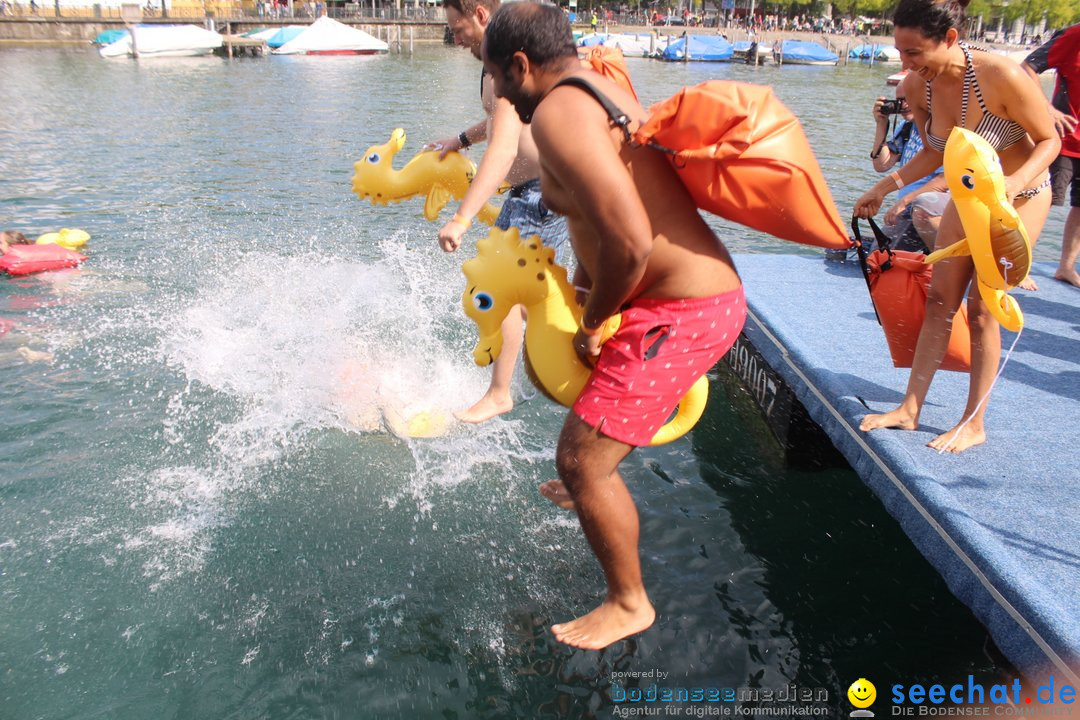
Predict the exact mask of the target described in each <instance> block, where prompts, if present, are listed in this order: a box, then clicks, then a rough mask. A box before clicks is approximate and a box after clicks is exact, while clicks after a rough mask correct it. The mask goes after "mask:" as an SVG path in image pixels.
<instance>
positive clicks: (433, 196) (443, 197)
mask: <svg viewBox="0 0 1080 720" xmlns="http://www.w3.org/2000/svg"><path fill="white" fill-rule="evenodd" d="M451 197H453V195H451V194H450V191H449V190H447V189H446V188H444V187H443V186H442V185H432V186H431V190H429V191H428V194H427V198H425V199H424V219H425V220H436V219H438V217H439V213H440V212H442V209H443V208H444V207H446V203H448V202H450V198H451Z"/></svg>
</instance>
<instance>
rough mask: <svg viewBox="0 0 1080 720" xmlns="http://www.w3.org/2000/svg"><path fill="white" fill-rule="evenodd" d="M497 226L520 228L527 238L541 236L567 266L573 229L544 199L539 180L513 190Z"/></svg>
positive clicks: (503, 206)
mask: <svg viewBox="0 0 1080 720" xmlns="http://www.w3.org/2000/svg"><path fill="white" fill-rule="evenodd" d="M495 227H497V228H499V229H500V230H509V229H510V228H512V227H516V228H517V229H518V232H520V233H521V237H523V238H525V237H528V236H529V235H539V236H540V240H541V241H542V242H543V243H544V244H545V245H547V246H548V247H549V248H552V249H553V250H555V261H556V262H557V263H559V264H560V265H563V266H565V265H566V261H567V256H568V255H569V254H570V249H569V248H570V242H569V240H570V230H569V229H568V228H567V227H566V218H564V217H563V216H562V215H557V214H555V213H553V212H552V211H551V210H549V209H548V208H547V207H546V206H545V205H544V203H543V200H541V198H540V179H539V178H536V179H534V180H529V181H528V182H524V183H522V184H520V185H515V186H514V187H513V188H511V189H510V191H509V193H508V194H507V198H506V200H504V201H503V204H502V209H501V210H500V211H499V217H498V218H496V220H495Z"/></svg>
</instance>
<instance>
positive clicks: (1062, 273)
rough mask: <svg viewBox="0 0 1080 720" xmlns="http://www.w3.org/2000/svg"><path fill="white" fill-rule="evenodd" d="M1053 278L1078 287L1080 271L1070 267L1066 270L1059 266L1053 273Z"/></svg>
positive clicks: (1079, 285) (1079, 284)
mask: <svg viewBox="0 0 1080 720" xmlns="http://www.w3.org/2000/svg"><path fill="white" fill-rule="evenodd" d="M1054 279H1055V280H1060V281H1061V282H1067V283H1069V284H1070V285H1075V286H1076V287H1080V273H1078V272H1076V271H1075V270H1073V269H1072V268H1069V269H1068V270H1062V269H1061V268H1058V269H1057V272H1055V273H1054Z"/></svg>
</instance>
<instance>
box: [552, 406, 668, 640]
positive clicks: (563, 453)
mask: <svg viewBox="0 0 1080 720" xmlns="http://www.w3.org/2000/svg"><path fill="white" fill-rule="evenodd" d="M631 450H633V447H632V446H630V445H627V444H625V443H622V442H619V441H618V440H613V439H612V438H609V437H606V436H605V435H602V434H601V433H600V432H598V431H597V430H594V429H593V428H591V427H589V426H588V425H587V424H586V423H585V422H584V421H582V420H581V418H579V417H578V416H577V415H575V414H574V413H572V412H571V413H570V414H569V415H567V418H566V422H565V423H564V424H563V429H562V433H561V435H560V436H559V448H558V452H557V457H556V463H557V465H558V469H559V477H561V478H562V480H563V482H564V483H565V485H566V488H567V490H568V491H569V492H570V494H571V495H572V496H573V500H574V507H575V509H576V510H577V513H578V519H579V520H580V521H581V528H582V530H584V531H585V537H586V538H588V540H589V545H590V546H592V549H593V553H594V554H595V555H596V558H597V560H599V561H600V565H601V567H602V568H603V569H604V576H605V578H607V585H608V587H607V595H606V596H605V598H604V601H603V602H602V603H601V604H600V606H599V607H598V608H596V609H595V610H593V611H592V612H590V613H588V614H587V615H583V616H581V617H579V618H577V619H576V620H571V621H570V622H567V623H560V624H558V625H552V627H551V631H552V633H553V634H554V635H555V639H556V640H558V641H559V642H563V643H566V644H567V645H573V646H574V647H580V648H585V649H589V650H599V649H601V648H605V647H607V646H608V645H610V644H611V643H613V642H615V641H617V640H621V639H622V638H625V637H628V636H630V635H633V634H635V633H639V632H641V631H643V630H645V629H646V628H648V627H649V626H650V625H652V624H653V621H654V620H655V619H656V611H655V610H654V609H653V606H652V604H651V603H650V602H649V598H648V596H647V595H646V594H645V586H644V584H643V583H642V581H641V560H640V557H639V556H638V515H637V508H636V507H635V505H634V499H633V498H632V497H631V496H630V492H629V491H628V490H627V489H626V485H625V484H624V483H623V480H622V477H621V476H620V475H619V472H618V469H617V468H618V465H619V463H620V462H621V461H622V459H623V458H625V457H626V456H627V455H629V454H630V451H631Z"/></svg>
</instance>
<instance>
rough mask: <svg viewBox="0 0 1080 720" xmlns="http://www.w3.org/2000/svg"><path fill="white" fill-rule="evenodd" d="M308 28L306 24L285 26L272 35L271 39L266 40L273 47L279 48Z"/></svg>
mask: <svg viewBox="0 0 1080 720" xmlns="http://www.w3.org/2000/svg"><path fill="white" fill-rule="evenodd" d="M305 30H307V27H306V26H301V27H283V28H281V29H280V30H278V31H277V32H276V33H274V34H273V35H271V36H270V39H269V40H267V41H266V44H267V45H268V46H269V47H272V48H279V47H281V46H282V45H284V44H285V43H287V42H289V41H290V40H292V39H293V38H294V37H296V36H297V35H299V34H300V33H302V32H304V31H305Z"/></svg>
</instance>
